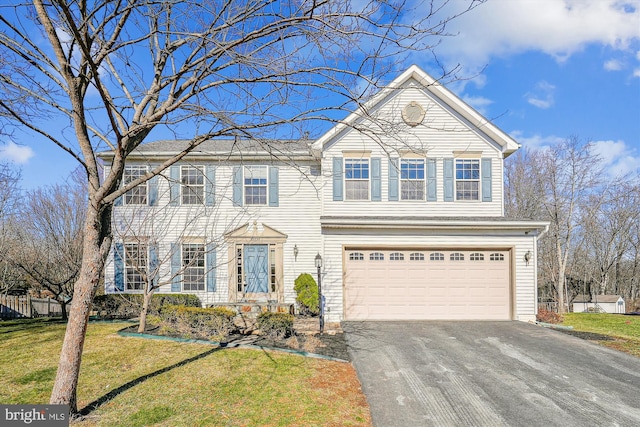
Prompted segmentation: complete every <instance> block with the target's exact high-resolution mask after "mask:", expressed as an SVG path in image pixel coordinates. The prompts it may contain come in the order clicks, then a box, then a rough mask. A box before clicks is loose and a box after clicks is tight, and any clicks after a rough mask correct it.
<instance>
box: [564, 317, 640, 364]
mask: <svg viewBox="0 0 640 427" xmlns="http://www.w3.org/2000/svg"><path fill="white" fill-rule="evenodd" d="M562 324H563V325H565V326H573V329H574V330H576V331H583V332H593V333H597V334H602V335H608V336H610V337H613V338H615V340H612V341H599V343H600V344H602V345H605V346H607V347H611V348H614V349H616V350H620V351H624V352H626V353H629V354H633V355H634V356H638V357H640V316H624V315H621V314H606V313H567V314H565V315H564V321H563V323H562Z"/></svg>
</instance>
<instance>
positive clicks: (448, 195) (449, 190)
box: [443, 159, 453, 202]
mask: <svg viewBox="0 0 640 427" xmlns="http://www.w3.org/2000/svg"><path fill="white" fill-rule="evenodd" d="M443 169H444V170H443V172H444V201H445V202H453V159H444V160H443Z"/></svg>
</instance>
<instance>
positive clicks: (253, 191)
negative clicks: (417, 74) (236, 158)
mask: <svg viewBox="0 0 640 427" xmlns="http://www.w3.org/2000/svg"><path fill="white" fill-rule="evenodd" d="M267 175H268V168H267V166H245V167H244V203H245V205H266V204H267Z"/></svg>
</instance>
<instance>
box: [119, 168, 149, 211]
mask: <svg viewBox="0 0 640 427" xmlns="http://www.w3.org/2000/svg"><path fill="white" fill-rule="evenodd" d="M146 173H147V167H146V166H126V167H125V168H124V173H123V174H122V185H127V184H129V183H130V182H132V181H135V180H136V179H138V178H140V177H142V176H144V175H145V174H146ZM124 204H125V205H146V204H147V183H146V182H145V183H143V184H140V185H138V186H137V187H133V188H132V189H131V190H129V191H127V192H126V193H124Z"/></svg>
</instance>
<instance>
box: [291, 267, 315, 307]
mask: <svg viewBox="0 0 640 427" xmlns="http://www.w3.org/2000/svg"><path fill="white" fill-rule="evenodd" d="M293 289H294V290H295V291H296V294H297V297H296V302H297V303H298V307H299V309H300V314H304V315H308V314H311V315H317V314H318V313H320V306H319V303H318V285H317V284H316V281H315V280H314V278H313V276H312V275H310V274H309V273H303V274H301V275H300V276H298V278H297V279H296V280H295V282H294V286H293Z"/></svg>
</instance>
